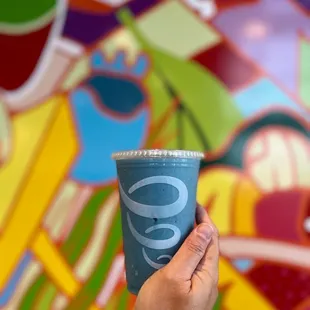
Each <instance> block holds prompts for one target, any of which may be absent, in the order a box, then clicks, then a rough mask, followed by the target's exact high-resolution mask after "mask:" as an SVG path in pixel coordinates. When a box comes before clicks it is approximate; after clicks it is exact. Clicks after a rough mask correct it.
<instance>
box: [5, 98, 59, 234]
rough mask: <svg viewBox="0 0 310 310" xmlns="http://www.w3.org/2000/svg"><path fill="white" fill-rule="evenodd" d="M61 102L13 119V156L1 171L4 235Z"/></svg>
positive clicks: (48, 103) (51, 103)
mask: <svg viewBox="0 0 310 310" xmlns="http://www.w3.org/2000/svg"><path fill="white" fill-rule="evenodd" d="M57 102H58V100H57V99H55V98H54V99H51V100H49V101H48V102H46V103H44V104H42V105H41V106H40V107H36V108H34V109H32V110H29V111H27V112H25V113H21V114H18V115H16V116H14V117H13V118H12V125H11V126H12V127H11V135H12V136H11V139H12V141H11V143H12V146H11V149H12V151H11V152H12V153H11V155H10V157H9V158H7V161H6V162H5V164H4V165H3V166H2V167H1V168H0V197H1V207H0V232H1V230H2V228H3V225H4V222H5V219H6V216H7V214H8V212H9V209H10V206H11V205H12V202H13V199H14V198H15V197H16V193H17V192H18V190H19V188H20V187H21V186H22V184H23V180H24V178H25V177H26V175H27V173H28V171H29V170H30V167H31V163H32V161H34V160H35V158H36V155H37V151H38V149H39V147H40V142H41V140H42V139H43V138H44V136H45V135H46V134H47V130H48V128H49V127H50V125H51V122H52V121H53V119H54V117H55V112H56V110H57V104H56V103H57Z"/></svg>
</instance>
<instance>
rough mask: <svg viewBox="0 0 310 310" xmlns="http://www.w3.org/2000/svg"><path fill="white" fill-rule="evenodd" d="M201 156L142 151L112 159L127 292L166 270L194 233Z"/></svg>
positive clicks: (122, 153)
mask: <svg viewBox="0 0 310 310" xmlns="http://www.w3.org/2000/svg"><path fill="white" fill-rule="evenodd" d="M202 157H203V154H202V153H200V152H190V151H165V150H141V151H130V152H120V153H116V154H113V158H114V159H115V160H116V163H117V173H118V180H119V192H120V204H121V213H122V229H123V246H124V253H125V267H126V278H127V284H128V290H129V291H130V292H131V293H133V294H138V292H139V290H140V288H141V286H142V285H143V283H144V282H145V281H146V280H147V279H148V278H149V277H150V276H151V275H152V274H153V273H154V272H155V271H157V270H158V269H160V268H162V267H163V266H165V265H166V264H167V263H168V262H169V261H170V260H171V258H172V257H173V255H174V254H175V253H176V252H177V250H178V249H179V248H180V246H181V244H182V243H183V241H184V240H185V239H186V237H187V236H188V234H189V233H190V232H191V231H192V229H193V227H194V222H195V209H196V190H197V181H198V174H199V167H200V160H201V158H202Z"/></svg>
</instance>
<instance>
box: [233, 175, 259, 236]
mask: <svg viewBox="0 0 310 310" xmlns="http://www.w3.org/2000/svg"><path fill="white" fill-rule="evenodd" d="M261 196H262V194H261V192H260V190H259V189H258V187H257V186H256V185H255V183H254V182H252V181H251V180H249V179H245V178H244V179H242V180H240V182H239V185H238V188H237V191H236V195H235V201H234V212H233V217H232V221H233V233H234V234H235V235H239V236H254V235H256V228H255V207H256V205H257V202H258V200H259V199H260V198H261Z"/></svg>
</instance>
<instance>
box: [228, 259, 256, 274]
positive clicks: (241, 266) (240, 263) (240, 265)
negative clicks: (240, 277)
mask: <svg viewBox="0 0 310 310" xmlns="http://www.w3.org/2000/svg"><path fill="white" fill-rule="evenodd" d="M233 265H234V266H235V267H236V268H237V269H238V270H239V271H240V272H246V271H248V270H249V269H251V268H252V267H253V265H254V262H253V261H252V260H250V259H237V260H234V261H233Z"/></svg>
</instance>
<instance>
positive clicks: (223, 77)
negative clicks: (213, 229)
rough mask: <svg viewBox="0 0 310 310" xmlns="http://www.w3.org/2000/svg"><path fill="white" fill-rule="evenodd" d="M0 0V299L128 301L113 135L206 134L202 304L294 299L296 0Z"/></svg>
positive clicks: (306, 20)
mask: <svg viewBox="0 0 310 310" xmlns="http://www.w3.org/2000/svg"><path fill="white" fill-rule="evenodd" d="M217 7H218V9H217V12H215V6H214V3H211V2H209V1H205V0H184V1H176V0H170V1H160V0H148V1H145V0H132V1H126V0H118V1H116V0H114V1H112V0H101V1H96V0H72V1H71V2H70V3H68V2H66V1H61V0H59V1H56V0H46V1H37V0H27V1H24V0H16V1H14V5H13V1H11V0H2V1H1V2H0V103H1V104H0V308H1V309H8V310H14V309H22V310H24V309H25V310H26V309H27V310H28V309H39V310H45V309H55V310H58V309H66V310H77V309H81V310H83V309H92V310H95V309H109V310H110V309H119V310H122V309H132V305H133V303H134V298H133V297H132V296H129V294H128V293H127V291H126V288H125V280H124V270H123V259H124V258H123V254H122V240H121V230H120V215H119V210H118V195H117V188H116V172H115V167H114V163H113V162H112V160H111V159H110V154H111V152H113V151H117V150H122V149H132V148H134V149H135V148H187V149H198V150H204V151H206V153H207V158H206V160H205V161H204V162H203V165H202V168H201V175H200V180H199V188H198V200H199V202H200V203H201V204H203V205H204V206H205V207H206V208H208V210H209V213H210V214H211V216H212V218H213V220H214V221H215V222H216V224H217V225H218V227H219V230H220V232H221V235H222V238H221V247H222V254H223V256H222V258H221V261H220V268H221V279H220V298H219V301H218V304H217V308H216V309H223V310H224V309H225V310H240V309H245V310H246V309H251V310H277V309H280V310H292V309H294V310H306V309H308V310H309V309H310V248H309V245H310V194H309V192H310V191H309V189H310V143H309V139H310V132H309V130H310V127H309V120H310V109H309V108H310V91H309V89H310V88H309V85H310V61H309V59H310V3H309V1H308V0H277V1H275V0H218V1H217Z"/></svg>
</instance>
